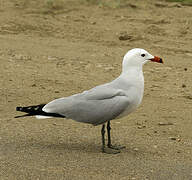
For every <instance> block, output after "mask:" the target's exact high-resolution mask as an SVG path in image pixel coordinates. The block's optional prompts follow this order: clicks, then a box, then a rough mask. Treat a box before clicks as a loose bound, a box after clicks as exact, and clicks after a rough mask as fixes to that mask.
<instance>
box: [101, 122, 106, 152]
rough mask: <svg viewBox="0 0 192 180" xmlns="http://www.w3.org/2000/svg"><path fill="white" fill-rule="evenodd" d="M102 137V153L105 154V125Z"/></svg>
mask: <svg viewBox="0 0 192 180" xmlns="http://www.w3.org/2000/svg"><path fill="white" fill-rule="evenodd" d="M101 135H102V152H105V124H103V126H102V129H101Z"/></svg>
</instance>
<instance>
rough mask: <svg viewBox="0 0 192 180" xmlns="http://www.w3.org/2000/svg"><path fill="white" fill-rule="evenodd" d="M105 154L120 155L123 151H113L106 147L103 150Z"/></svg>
mask: <svg viewBox="0 0 192 180" xmlns="http://www.w3.org/2000/svg"><path fill="white" fill-rule="evenodd" d="M102 152H103V153H106V154H118V153H120V152H121V151H120V150H118V149H112V148H109V147H105V148H104V149H103V150H102Z"/></svg>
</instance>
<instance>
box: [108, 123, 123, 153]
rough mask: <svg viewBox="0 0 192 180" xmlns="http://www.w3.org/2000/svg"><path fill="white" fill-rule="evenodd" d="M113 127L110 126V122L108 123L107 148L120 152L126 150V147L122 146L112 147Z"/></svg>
mask: <svg viewBox="0 0 192 180" xmlns="http://www.w3.org/2000/svg"><path fill="white" fill-rule="evenodd" d="M110 131H111V126H110V121H108V122H107V136H108V144H107V146H108V147H109V148H111V149H116V150H120V149H123V148H125V146H120V145H112V144H111V133H110Z"/></svg>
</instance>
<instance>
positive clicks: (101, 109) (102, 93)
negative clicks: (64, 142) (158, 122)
mask: <svg viewBox="0 0 192 180" xmlns="http://www.w3.org/2000/svg"><path fill="white" fill-rule="evenodd" d="M128 106H129V100H128V97H127V96H126V95H125V93H124V92H123V91H122V90H120V89H113V88H108V87H106V86H104V87H103V86H98V87H96V88H93V89H91V90H89V91H85V92H83V93H81V94H76V95H73V96H69V97H66V98H60V99H56V100H54V101H52V102H50V103H48V104H47V105H45V107H44V108H43V111H45V112H49V113H50V112H51V113H58V114H61V115H64V116H65V117H66V118H70V119H73V120H76V121H79V122H84V123H90V124H94V125H98V124H102V123H104V122H106V121H108V120H111V119H114V118H116V117H117V116H119V115H120V114H121V113H122V112H123V111H124V110H125V109H126V108H127V107H128Z"/></svg>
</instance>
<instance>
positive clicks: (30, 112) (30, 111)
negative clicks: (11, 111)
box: [15, 104, 65, 118]
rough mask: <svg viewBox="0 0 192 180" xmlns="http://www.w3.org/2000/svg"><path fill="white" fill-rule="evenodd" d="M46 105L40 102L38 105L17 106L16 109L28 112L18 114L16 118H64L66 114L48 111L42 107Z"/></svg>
mask: <svg viewBox="0 0 192 180" xmlns="http://www.w3.org/2000/svg"><path fill="white" fill-rule="evenodd" d="M44 106H45V104H39V105H36V106H26V107H16V111H21V112H25V113H27V114H25V115H22V116H16V117H15V118H19V117H25V116H38V115H40V116H49V117H62V118H64V117H65V116H63V115H60V114H57V113H46V112H44V111H43V110H42V109H43V107H44Z"/></svg>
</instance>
